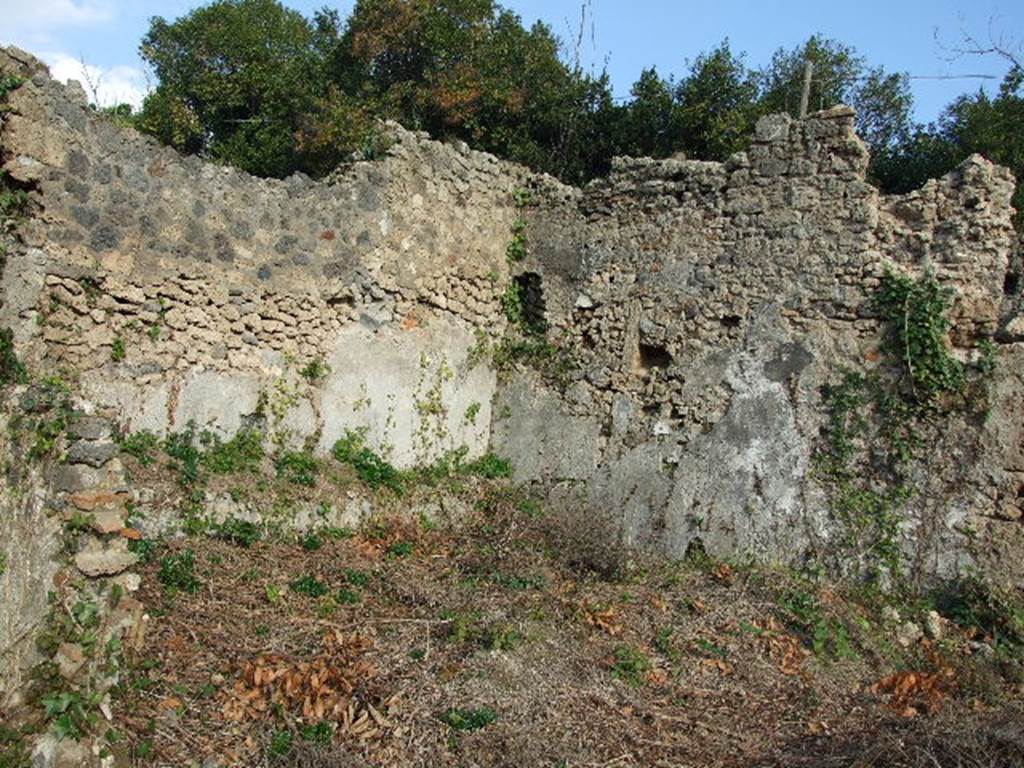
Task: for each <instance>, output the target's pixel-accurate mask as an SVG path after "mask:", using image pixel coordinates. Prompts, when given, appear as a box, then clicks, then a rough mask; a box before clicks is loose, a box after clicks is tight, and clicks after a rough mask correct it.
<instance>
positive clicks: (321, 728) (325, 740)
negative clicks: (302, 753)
mask: <svg viewBox="0 0 1024 768" xmlns="http://www.w3.org/2000/svg"><path fill="white" fill-rule="evenodd" d="M301 733H302V738H303V739H305V740H306V741H311V742H313V743H314V744H330V743H331V741H332V740H333V739H334V725H333V724H332V723H329V722H327V721H326V720H325V721H324V722H322V723H317V724H316V725H307V726H306V727H305V728H303V729H302V731H301Z"/></svg>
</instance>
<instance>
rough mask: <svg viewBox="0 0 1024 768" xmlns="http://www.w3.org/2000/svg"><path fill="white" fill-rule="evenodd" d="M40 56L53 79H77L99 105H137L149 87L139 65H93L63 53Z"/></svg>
mask: <svg viewBox="0 0 1024 768" xmlns="http://www.w3.org/2000/svg"><path fill="white" fill-rule="evenodd" d="M40 58H42V59H43V61H45V62H46V63H47V64H48V65H49V67H50V74H51V75H53V79H54V80H58V81H60V82H66V81H68V80H77V81H78V82H80V83H81V84H82V87H83V88H85V92H86V93H87V94H88V95H89V100H90V101H92V102H95V103H96V105H97V106H99V107H112V106H115V105H117V104H131V105H132V106H133V107H135V108H138V107H140V106H141V105H142V100H143V99H144V98H145V96H146V94H147V93H148V92H149V90H150V87H149V83H148V82H147V78H146V73H145V72H144V71H143V70H142V69H139V68H138V67H130V66H119V67H109V68H103V67H96V66H93V65H91V64H88V63H86V64H83V63H82V61H81V60H80V59H76V58H75V57H73V56H69V55H68V54H66V53H49V54H43V55H42V56H41V57H40Z"/></svg>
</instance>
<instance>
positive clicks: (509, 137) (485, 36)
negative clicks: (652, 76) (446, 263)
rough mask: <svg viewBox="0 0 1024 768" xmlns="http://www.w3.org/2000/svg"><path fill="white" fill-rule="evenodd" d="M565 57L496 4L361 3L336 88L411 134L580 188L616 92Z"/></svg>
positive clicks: (334, 67)
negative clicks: (465, 146)
mask: <svg viewBox="0 0 1024 768" xmlns="http://www.w3.org/2000/svg"><path fill="white" fill-rule="evenodd" d="M559 50H560V46H559V42H558V40H557V39H556V38H555V37H554V35H553V34H552V33H551V30H550V29H549V28H548V27H547V26H546V25H544V24H541V23H538V24H535V25H534V26H533V27H531V28H530V29H529V30H527V29H525V28H524V27H523V25H522V22H521V20H520V19H519V17H518V16H516V15H515V14H514V13H511V12H510V11H507V10H504V9H503V8H501V6H499V5H497V4H496V3H495V2H493V0H358V2H357V3H356V7H355V9H354V11H353V13H352V16H351V17H350V18H349V20H348V22H347V24H346V27H345V31H344V34H343V36H342V40H341V44H340V46H339V48H338V49H337V52H336V55H334V56H333V57H332V59H331V70H330V81H331V83H332V85H333V86H334V87H335V88H336V89H337V90H338V92H339V93H343V94H345V95H346V96H347V97H348V98H350V99H356V100H357V101H359V102H361V103H365V104H371V105H373V110H374V111H375V112H376V113H377V114H379V115H381V116H385V117H390V118H393V119H395V120H398V121H399V122H401V123H402V124H403V125H405V126H406V127H409V128H417V129H422V130H426V131H429V132H430V133H431V135H433V136H435V137H438V138H444V137H452V138H461V139H464V140H466V141H468V142H470V143H472V144H473V145H474V146H476V147H478V148H480V149H485V150H488V151H491V152H495V153H496V154H499V155H501V156H503V157H506V158H509V159H512V160H516V161H518V162H523V163H526V164H529V165H531V166H533V167H534V168H537V169H539V170H545V171H550V172H552V173H556V174H558V175H561V176H563V177H564V178H569V179H573V180H579V179H582V178H584V177H585V176H586V175H587V173H589V172H590V166H591V165H592V163H593V162H594V159H593V158H594V154H595V153H596V152H597V151H598V150H600V149H601V148H602V147H605V146H607V145H608V143H609V142H608V141H607V139H608V136H607V134H606V133H604V132H601V131H599V130H597V128H598V126H597V120H596V115H598V114H603V113H605V112H607V110H608V109H609V107H610V105H611V96H610V89H609V87H608V82H607V79H606V78H591V77H587V76H586V75H584V74H583V73H581V72H580V71H578V70H575V69H572V68H569V67H567V66H566V64H565V63H564V62H563V61H562V60H561V59H560V57H559Z"/></svg>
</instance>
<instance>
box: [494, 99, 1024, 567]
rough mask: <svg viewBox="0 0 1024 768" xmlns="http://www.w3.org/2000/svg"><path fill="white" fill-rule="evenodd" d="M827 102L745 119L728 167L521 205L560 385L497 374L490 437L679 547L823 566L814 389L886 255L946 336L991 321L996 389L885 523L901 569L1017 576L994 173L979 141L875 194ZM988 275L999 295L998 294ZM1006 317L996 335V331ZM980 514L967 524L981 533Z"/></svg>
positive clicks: (865, 331)
mask: <svg viewBox="0 0 1024 768" xmlns="http://www.w3.org/2000/svg"><path fill="white" fill-rule="evenodd" d="M867 163H868V156H867V151H866V147H865V145H864V144H863V142H862V141H861V140H860V139H859V138H857V136H856V135H855V133H854V113H853V111H852V110H850V109H849V108H846V107H837V108H835V109H832V110H829V111H826V112H822V113H818V114H817V115H814V116H812V117H811V118H809V119H808V120H806V121H803V122H794V121H792V120H790V119H788V118H786V117H784V116H778V117H771V118H766V119H763V120H762V121H761V122H760V123H759V124H758V126H757V134H756V137H755V139H754V142H753V145H752V146H751V148H750V150H749V152H747V153H744V154H740V155H736V156H734V157H733V158H731V159H730V160H729V162H727V163H724V164H723V163H710V162H695V161H686V160H677V159H671V160H661V161H654V160H647V159H641V160H633V159H618V160H616V162H615V164H614V166H613V171H612V174H611V176H610V177H609V178H608V179H605V180H600V181H597V182H595V183H593V184H591V185H590V186H588V187H587V188H586V189H585V190H583V191H582V193H581V194H580V195H579V196H578V197H577V198H575V199H573V200H571V201H570V202H568V203H563V202H561V201H542V202H540V204H539V205H538V206H537V207H536V208H535V209H534V212H533V213H532V215H531V217H530V224H529V230H528V231H529V233H530V239H531V242H533V243H534V250H533V253H532V256H531V258H530V260H528V261H527V262H526V263H524V264H523V267H522V268H523V270H525V271H527V272H532V273H534V274H537V275H540V276H541V278H542V282H543V284H544V286H545V288H546V290H545V292H544V296H543V303H544V305H545V308H546V310H547V315H548V316H547V319H548V322H549V323H550V324H551V326H552V335H553V336H554V337H555V338H557V339H559V343H560V344H562V345H563V346H564V347H565V348H566V349H568V350H570V352H571V354H572V356H573V357H574V358H575V359H576V361H577V362H578V367H577V369H576V371H575V372H574V374H573V377H572V378H573V381H572V382H571V383H570V384H569V386H568V387H567V388H566V389H565V391H564V393H563V392H557V391H555V390H553V389H551V388H546V387H544V385H543V384H542V383H541V380H540V378H539V377H537V376H535V375H531V374H528V373H521V374H519V375H517V376H516V377H514V378H513V380H512V381H511V382H510V383H509V385H508V386H506V387H503V388H502V389H501V390H500V392H499V397H498V404H497V405H496V407H495V409H494V410H495V413H498V414H501V413H505V414H512V416H511V417H510V418H508V419H504V420H502V419H499V420H497V421H496V424H495V433H494V442H495V446H496V449H497V450H498V452H500V453H503V454H505V455H508V456H509V457H510V458H511V459H512V461H513V463H514V465H515V466H516V467H517V468H518V469H519V477H520V479H521V480H524V481H535V482H542V483H544V484H546V485H548V486H552V485H553V486H555V487H556V488H559V489H560V491H561V493H562V499H563V503H577V504H580V505H582V506H583V508H584V509H585V510H586V511H587V512H588V513H589V514H593V515H607V516H610V517H612V518H613V519H616V520H621V521H622V522H623V524H624V535H625V538H626V540H627V541H628V542H629V543H631V544H634V545H639V546H642V547H645V548H653V549H656V550H659V551H662V552H665V553H667V554H669V555H671V556H674V557H681V556H683V555H684V554H685V553H686V551H687V549H688V548H689V547H691V546H693V545H695V544H699V545H700V546H702V547H703V548H704V549H706V550H707V551H709V552H710V553H712V554H714V555H717V556H727V557H739V558H744V557H755V558H758V559H768V560H774V561H781V562H789V563H792V562H801V561H803V560H804V559H806V558H812V557H820V558H822V559H825V560H826V562H827V557H826V555H827V553H828V551H829V549H830V545H832V544H834V543H835V541H836V540H837V539H838V538H839V537H840V536H841V534H842V531H841V530H839V526H837V524H836V521H835V520H834V519H833V518H832V516H831V515H830V512H829V508H828V507H829V505H828V500H827V499H826V498H825V497H824V494H823V489H822V488H821V486H820V484H819V483H817V482H816V481H815V479H814V472H813V459H814V455H815V452H816V451H817V450H818V448H819V447H820V446H821V432H822V428H823V426H824V424H825V419H826V405H825V403H824V398H823V389H824V387H825V386H826V385H829V384H836V383H838V382H839V381H840V379H841V376H842V373H843V371H844V370H847V369H853V370H870V369H871V368H872V367H876V363H877V362H878V360H879V357H880V353H879V346H880V342H881V339H882V336H881V329H880V327H879V323H878V321H877V320H876V319H875V317H874V315H873V313H872V312H871V310H870V308H869V306H868V299H869V297H870V295H871V293H872V291H873V290H874V288H876V287H877V286H878V285H879V279H880V277H881V276H882V275H883V274H884V271H885V269H886V268H887V267H891V268H894V269H898V270H902V271H906V272H909V273H911V274H914V275H921V274H923V273H924V272H925V271H926V270H930V271H932V272H934V274H935V275H936V276H937V277H938V279H939V280H940V281H941V282H942V283H943V284H945V285H949V286H951V287H953V288H954V289H955V291H956V295H957V300H956V303H955V305H954V308H953V321H954V328H955V331H954V333H953V338H952V341H953V343H954V345H955V347H956V349H955V353H956V354H957V355H958V356H959V357H961V358H962V359H964V360H965V361H969V360H971V359H973V358H975V357H976V355H977V353H976V351H975V350H974V348H975V346H976V344H977V343H978V341H979V340H980V339H983V338H996V339H998V340H1000V341H1002V342H1003V344H1001V345H1000V346H1001V350H1000V354H1001V363H1000V368H999V372H998V373H997V375H996V379H997V381H996V383H995V385H994V391H995V392H997V393H1005V396H1001V395H995V396H994V397H995V400H996V403H995V405H994V408H993V410H992V411H991V412H990V417H989V418H988V420H987V421H985V422H984V423H983V424H982V425H980V426H979V425H978V424H976V423H974V422H970V421H969V420H965V419H953V420H952V421H951V422H950V424H949V425H948V428H949V430H950V432H949V434H948V435H946V438H947V439H945V440H943V441H942V442H941V443H937V444H934V445H930V446H927V448H926V451H927V452H928V453H929V455H928V456H927V460H926V462H925V463H926V466H927V467H928V471H927V472H925V473H924V476H923V477H922V478H921V479H920V486H921V488H922V489H923V490H922V492H921V493H920V494H919V495H918V496H917V498H915V499H914V500H912V502H911V503H910V504H909V505H908V507H907V510H906V512H905V519H904V520H903V522H902V531H901V539H902V542H901V543H902V544H903V546H904V548H905V550H906V552H907V554H908V555H909V556H910V557H911V559H912V561H913V563H914V565H915V567H916V569H917V570H918V572H922V573H928V574H952V573H955V572H957V571H958V570H959V569H961V568H963V567H964V566H965V565H967V564H969V563H972V564H975V565H977V564H979V561H980V562H983V563H984V564H985V565H986V566H990V567H992V568H996V567H997V566H996V565H995V563H997V562H998V563H999V564H1000V565H999V566H998V567H999V568H1002V569H1004V570H1003V573H1004V575H1005V576H1006V577H1007V578H1010V579H1012V580H1015V581H1020V580H1021V578H1022V577H1024V570H1022V569H1021V566H1020V563H1019V560H1017V559H1016V558H1015V557H1014V556H1013V555H1011V554H1010V553H1011V552H1014V551H1020V550H1019V547H1020V544H1021V542H1022V538H1021V536H1022V527H1021V524H1020V519H1021V514H1022V497H1024V493H1022V491H1024V475H1022V474H1021V462H1020V455H1021V445H1022V436H1024V432H1022V423H1024V401H1021V400H1020V399H1019V397H1017V395H1016V394H1014V395H1011V394H1010V392H1011V391H1012V392H1014V393H1018V392H1020V384H1021V379H1020V372H1021V367H1020V362H1021V359H1022V357H1021V355H1022V346H1021V344H1020V342H1021V341H1022V336H1021V330H1024V328H1022V327H1021V326H1022V321H1021V319H1020V318H1019V317H1016V318H1015V316H1014V315H1012V314H1010V312H1011V308H1012V306H1013V302H1014V297H1013V296H1010V295H1007V291H1010V292H1011V293H1012V292H1013V291H1012V284H1013V282H1014V281H1013V279H1012V274H1010V257H1011V254H1012V253H1013V250H1014V247H1015V244H1014V243H1015V236H1014V232H1013V229H1012V227H1011V222H1010V215H1011V208H1010V205H1009V198H1010V195H1011V194H1012V191H1013V184H1014V181H1013V178H1012V177H1011V175H1010V174H1009V173H1008V172H1007V171H1006V170H1005V169H1002V168H999V167H997V166H993V165H992V164H990V163H988V162H987V161H985V160H984V159H982V158H980V157H973V158H971V159H969V160H968V161H966V162H965V163H964V164H963V165H962V166H961V167H960V168H959V169H958V170H957V171H955V172H954V173H952V174H950V175H949V176H947V177H945V178H943V179H940V180H935V181H931V182H929V183H928V184H926V185H925V186H924V187H923V188H922V189H921V190H919V191H917V192H914V193H911V194H909V195H905V196H900V197H885V196H882V195H880V193H879V192H878V190H877V189H875V188H874V187H873V186H871V185H870V184H869V183H868V182H867V181H866V178H865V173H866V169H867ZM1004 289H1006V290H1004ZM1014 329H1015V330H1014ZM979 531H980V532H981V535H980V536H979V535H978V533H979Z"/></svg>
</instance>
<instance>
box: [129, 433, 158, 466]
mask: <svg viewBox="0 0 1024 768" xmlns="http://www.w3.org/2000/svg"><path fill="white" fill-rule="evenodd" d="M120 444H121V450H122V451H124V452H125V453H127V454H128V455H129V456H133V457H134V458H135V460H136V461H137V462H139V464H141V465H142V466H144V467H148V466H151V465H152V464H153V462H155V461H156V456H154V455H153V454H154V453H155V452H156V450H157V449H158V448H159V447H160V438H159V437H157V435H156V434H154V433H153V432H150V431H149V430H146V429H144V430H142V431H141V432H133V433H131V434H130V435H125V436H124V437H123V438H121V441H120Z"/></svg>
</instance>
